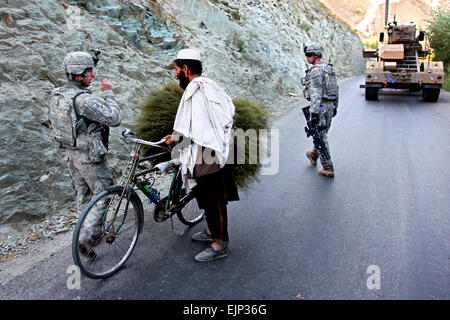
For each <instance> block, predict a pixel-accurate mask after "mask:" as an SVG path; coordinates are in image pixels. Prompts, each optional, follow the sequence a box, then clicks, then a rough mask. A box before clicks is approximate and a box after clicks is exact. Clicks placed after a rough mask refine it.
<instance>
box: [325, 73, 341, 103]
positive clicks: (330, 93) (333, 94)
mask: <svg viewBox="0 0 450 320" xmlns="http://www.w3.org/2000/svg"><path fill="white" fill-rule="evenodd" d="M323 70H324V89H323V98H325V99H327V100H336V99H337V98H338V96H339V87H338V84H337V78H336V73H335V72H334V68H333V65H332V64H327V65H325V66H324V68H323Z"/></svg>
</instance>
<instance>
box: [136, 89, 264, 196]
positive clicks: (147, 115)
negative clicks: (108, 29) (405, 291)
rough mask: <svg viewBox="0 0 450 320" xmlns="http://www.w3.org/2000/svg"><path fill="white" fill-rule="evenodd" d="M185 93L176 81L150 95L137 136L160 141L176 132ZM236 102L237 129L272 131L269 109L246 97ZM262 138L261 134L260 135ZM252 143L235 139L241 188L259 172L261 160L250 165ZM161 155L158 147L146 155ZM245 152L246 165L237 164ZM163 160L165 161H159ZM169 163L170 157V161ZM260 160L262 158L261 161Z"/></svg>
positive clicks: (236, 170)
mask: <svg viewBox="0 0 450 320" xmlns="http://www.w3.org/2000/svg"><path fill="white" fill-rule="evenodd" d="M182 95H183V90H182V89H181V88H180V87H179V85H178V84H177V83H175V82H173V83H169V84H167V85H165V86H164V87H163V88H162V89H159V90H155V91H153V92H151V93H150V94H149V96H148V97H147V98H146V99H145V101H144V103H143V104H142V106H141V114H140V116H139V117H138V119H137V124H136V128H135V130H136V134H137V136H138V137H139V138H140V139H144V140H148V141H158V140H160V139H161V138H162V137H164V136H165V135H168V134H172V132H173V124H174V121H175V116H176V113H177V109H178V105H179V103H180V100H181V97H182ZM233 103H234V105H235V107H236V112H235V117H234V124H233V129H234V130H236V129H238V128H239V129H242V130H243V131H244V132H246V131H247V130H249V129H253V130H255V131H256V132H257V133H258V131H259V130H260V129H268V126H269V120H268V119H269V116H268V112H267V111H266V109H265V107H264V106H262V105H260V104H258V103H255V102H253V101H250V100H248V99H245V98H235V99H233ZM258 139H259V134H258ZM249 143H250V142H249V140H248V139H247V140H246V142H245V150H242V149H243V148H244V146H243V145H238V143H237V139H236V137H235V138H234V145H233V147H234V152H233V153H231V154H233V155H234V162H233V163H234V164H233V170H234V172H235V175H236V179H237V183H238V185H239V187H240V188H241V189H246V188H248V187H249V185H250V184H251V182H253V181H254V180H255V179H256V178H257V176H258V173H259V170H260V168H261V165H260V161H258V163H257V164H249V163H248V162H249V161H248V160H249V148H248V147H249ZM157 152H159V150H156V149H155V148H153V149H152V148H145V149H144V154H145V155H150V154H154V153H157ZM242 152H245V163H244V164H236V163H237V162H236V160H237V156H238V155H239V154H242ZM158 160H159V161H162V160H163V159H158ZM167 160H168V158H167ZM258 160H259V159H258Z"/></svg>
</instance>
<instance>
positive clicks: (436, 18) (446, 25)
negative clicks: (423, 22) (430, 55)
mask: <svg viewBox="0 0 450 320" xmlns="http://www.w3.org/2000/svg"><path fill="white" fill-rule="evenodd" d="M429 22H430V24H429V26H428V30H427V31H428V36H429V37H430V46H431V48H433V50H434V54H435V60H437V61H443V62H444V67H445V68H447V67H448V66H450V32H449V30H450V9H446V10H441V11H437V12H435V13H434V15H433V18H432V20H431V21H429Z"/></svg>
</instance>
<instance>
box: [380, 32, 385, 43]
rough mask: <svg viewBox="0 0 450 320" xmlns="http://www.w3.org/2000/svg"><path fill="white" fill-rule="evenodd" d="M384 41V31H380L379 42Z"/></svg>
mask: <svg viewBox="0 0 450 320" xmlns="http://www.w3.org/2000/svg"><path fill="white" fill-rule="evenodd" d="M383 41H384V32H380V43H383Z"/></svg>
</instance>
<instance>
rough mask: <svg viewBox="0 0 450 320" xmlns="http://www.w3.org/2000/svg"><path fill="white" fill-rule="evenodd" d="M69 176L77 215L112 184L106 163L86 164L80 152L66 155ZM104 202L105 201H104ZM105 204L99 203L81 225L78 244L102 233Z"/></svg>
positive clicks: (70, 151)
mask: <svg viewBox="0 0 450 320" xmlns="http://www.w3.org/2000/svg"><path fill="white" fill-rule="evenodd" d="M66 156H67V160H68V163H69V174H70V177H71V178H72V186H73V188H74V190H75V192H76V196H77V213H78V215H80V214H81V212H82V210H83V209H84V207H85V206H86V204H87V203H88V202H89V201H90V200H91V199H92V198H93V197H94V196H96V195H97V194H99V193H100V192H102V191H103V190H105V189H106V188H107V187H109V186H111V185H112V184H113V177H112V175H111V173H110V172H109V170H108V167H107V165H106V161H101V162H98V163H87V162H88V161H86V155H85V154H84V153H82V152H80V151H76V150H75V151H74V150H69V151H68V152H67V154H66ZM105 202H106V201H105ZM106 206H107V203H99V204H98V205H97V206H96V207H95V208H94V210H93V211H97V212H92V214H91V213H90V214H89V215H90V217H87V219H86V220H85V222H84V223H83V230H82V231H81V232H80V242H90V241H92V238H93V237H95V236H96V235H98V234H99V233H101V231H102V217H103V211H104V209H105V208H106Z"/></svg>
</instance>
